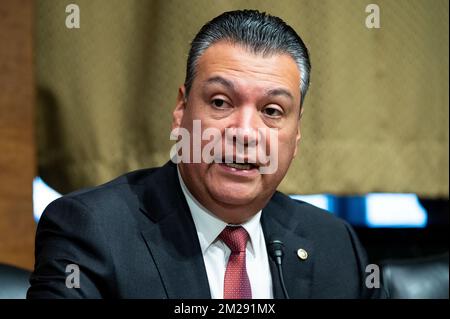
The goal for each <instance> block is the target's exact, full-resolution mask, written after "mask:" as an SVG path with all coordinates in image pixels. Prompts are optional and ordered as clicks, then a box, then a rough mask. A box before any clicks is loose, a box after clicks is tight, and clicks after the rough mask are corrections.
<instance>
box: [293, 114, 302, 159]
mask: <svg viewBox="0 0 450 319" xmlns="http://www.w3.org/2000/svg"><path fill="white" fill-rule="evenodd" d="M303 110H304V109H303V107H301V109H300V116H299V118H298V125H297V135H296V136H295V149H294V155H293V157H295V156H296V155H297V151H298V144H299V143H300V140H301V139H302V132H301V123H302V116H303Z"/></svg>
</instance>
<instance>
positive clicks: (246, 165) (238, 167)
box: [225, 163, 254, 170]
mask: <svg viewBox="0 0 450 319" xmlns="http://www.w3.org/2000/svg"><path fill="white" fill-rule="evenodd" d="M225 165H226V166H228V167H233V168H236V169H247V170H249V169H252V168H253V167H254V166H253V165H252V164H238V163H225Z"/></svg>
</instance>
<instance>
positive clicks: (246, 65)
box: [194, 42, 300, 98]
mask: <svg viewBox="0 0 450 319" xmlns="http://www.w3.org/2000/svg"><path fill="white" fill-rule="evenodd" d="M212 76H222V77H225V78H227V79H229V80H231V81H233V82H235V83H237V84H239V85H240V86H241V87H255V88H264V89H271V88H274V87H282V88H285V89H287V90H289V91H290V92H291V94H292V95H293V96H295V97H298V98H300V89H299V88H300V71H299V70H298V67H297V64H296V63H295V61H294V59H293V58H292V57H291V56H290V55H288V54H277V53H274V54H271V55H266V56H264V55H263V54H259V53H258V54H255V53H253V52H251V51H250V50H248V49H246V48H244V47H243V46H241V45H239V44H232V43H228V42H219V43H216V44H213V45H212V46H210V47H209V48H208V49H206V50H205V52H204V53H203V55H202V56H201V57H200V59H199V60H198V64H197V68H196V79H195V80H194V81H196V80H197V82H200V83H201V82H203V81H205V80H207V79H208V78H210V77H212Z"/></svg>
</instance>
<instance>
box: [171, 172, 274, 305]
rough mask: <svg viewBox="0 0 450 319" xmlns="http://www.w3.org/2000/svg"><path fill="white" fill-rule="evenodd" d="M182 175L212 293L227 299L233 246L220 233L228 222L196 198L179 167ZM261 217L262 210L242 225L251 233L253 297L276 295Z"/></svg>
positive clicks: (249, 264)
mask: <svg viewBox="0 0 450 319" xmlns="http://www.w3.org/2000/svg"><path fill="white" fill-rule="evenodd" d="M178 178H179V180H180V184H181V189H182V190H183V193H184V196H185V197H186V201H187V203H188V205H189V209H190V211H191V214H192V218H193V219H194V224H195V228H196V230H197V235H198V239H199V241H200V248H201V250H202V254H203V261H204V262H205V268H206V273H207V275H208V282H209V289H210V291H211V297H212V298H213V299H223V286H224V278H225V270H226V267H227V263H228V258H229V257H230V254H231V250H230V248H228V246H227V245H226V244H225V243H223V242H222V241H221V240H220V239H218V238H217V236H219V234H220V233H221V232H222V231H223V230H224V229H225V227H226V226H227V225H228V224H227V223H226V222H224V221H222V220H221V219H219V218H217V217H216V216H215V215H214V214H212V213H211V212H209V211H208V210H207V209H206V208H205V207H203V206H202V205H201V204H200V203H199V202H198V201H197V200H196V199H195V198H194V196H193V195H192V194H191V193H190V192H189V190H188V189H187V187H186V185H185V184H184V182H183V179H182V177H181V175H180V172H179V171H178ZM260 219H261V211H259V212H258V213H257V214H256V215H255V216H253V217H252V218H251V219H250V220H249V221H247V222H245V223H244V224H242V225H241V226H242V227H244V228H245V230H246V231H247V232H248V234H249V237H250V240H249V241H248V242H247V247H246V253H245V255H246V266H247V274H248V277H249V280H250V285H251V287H252V298H253V299H272V298H273V291H272V275H271V273H270V267H269V259H268V255H267V249H266V242H265V240H264V234H263V231H262V227H261V223H260Z"/></svg>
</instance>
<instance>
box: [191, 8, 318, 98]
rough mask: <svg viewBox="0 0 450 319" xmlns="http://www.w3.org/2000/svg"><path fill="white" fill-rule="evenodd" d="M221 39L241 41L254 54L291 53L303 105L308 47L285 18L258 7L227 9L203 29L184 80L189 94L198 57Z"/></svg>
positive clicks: (193, 48)
mask: <svg viewBox="0 0 450 319" xmlns="http://www.w3.org/2000/svg"><path fill="white" fill-rule="evenodd" d="M221 40H225V41H230V42H231V43H236V44H240V45H242V46H244V47H245V48H246V49H248V50H250V51H251V52H253V53H255V54H258V53H261V54H263V55H272V54H282V53H286V54H289V55H290V56H291V57H292V58H293V59H294V61H295V63H296V64H297V66H298V68H299V71H300V92H301V102H300V105H302V104H303V101H304V99H305V95H306V92H307V90H308V86H309V74H310V70H311V64H310V61H309V54H308V49H307V48H306V46H305V44H304V43H303V41H302V39H301V38H300V36H299V35H298V34H297V33H296V32H295V31H294V29H292V27H290V26H289V25H287V24H286V23H285V22H284V21H283V20H282V19H280V18H278V17H275V16H271V15H269V14H266V13H265V12H259V11H257V10H238V11H229V12H225V13H222V14H221V15H219V16H217V17H216V18H214V19H213V20H211V21H209V22H208V23H206V24H205V25H204V26H203V27H202V28H201V29H200V31H199V32H198V33H197V35H196V36H195V38H194V40H192V43H191V48H190V50H189V56H188V60H187V69H186V80H185V83H184V84H185V87H186V95H188V94H189V91H190V89H191V86H192V82H193V80H194V77H195V74H196V68H197V63H198V60H199V59H200V57H201V56H202V54H203V53H204V52H205V51H206V49H208V48H209V47H210V46H211V45H213V44H214V43H216V42H219V41H221Z"/></svg>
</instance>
